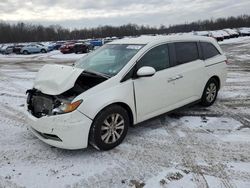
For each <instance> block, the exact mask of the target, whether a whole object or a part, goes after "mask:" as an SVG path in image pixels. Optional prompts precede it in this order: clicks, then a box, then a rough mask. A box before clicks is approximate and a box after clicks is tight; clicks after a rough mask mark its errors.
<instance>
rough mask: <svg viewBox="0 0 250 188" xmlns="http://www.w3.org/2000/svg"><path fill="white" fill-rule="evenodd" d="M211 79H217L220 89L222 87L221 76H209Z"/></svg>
mask: <svg viewBox="0 0 250 188" xmlns="http://www.w3.org/2000/svg"><path fill="white" fill-rule="evenodd" d="M211 79H215V80H216V81H217V83H218V86H219V89H220V87H221V81H220V78H219V76H216V75H214V76H212V77H211V78H209V80H211ZM209 80H208V81H209ZM208 81H207V82H208Z"/></svg>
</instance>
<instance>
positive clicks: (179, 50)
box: [175, 42, 199, 65]
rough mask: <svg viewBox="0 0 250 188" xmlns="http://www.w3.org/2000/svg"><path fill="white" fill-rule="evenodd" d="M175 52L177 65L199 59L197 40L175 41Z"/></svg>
mask: <svg viewBox="0 0 250 188" xmlns="http://www.w3.org/2000/svg"><path fill="white" fill-rule="evenodd" d="M175 53H176V64H177V65H180V64H183V63H187V62H190V61H195V60H197V59H199V53H198V48H197V43H196V42H178V43H175Z"/></svg>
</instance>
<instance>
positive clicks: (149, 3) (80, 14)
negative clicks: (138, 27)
mask: <svg viewBox="0 0 250 188" xmlns="http://www.w3.org/2000/svg"><path fill="white" fill-rule="evenodd" d="M249 13H250V0H96V1H95V0H1V1H0V20H4V21H11V22H18V21H22V22H29V23H34V24H37V23H40V24H44V25H50V24H59V25H62V26H64V27H68V28H71V29H73V28H83V27H95V26H99V25H115V26H117V25H123V24H127V23H136V24H147V25H151V26H160V25H161V24H163V25H166V26H168V25H169V24H178V23H185V22H191V21H196V20H199V19H201V20H202V19H210V18H218V17H227V16H237V15H240V14H249Z"/></svg>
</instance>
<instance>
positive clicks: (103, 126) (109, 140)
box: [89, 105, 129, 150]
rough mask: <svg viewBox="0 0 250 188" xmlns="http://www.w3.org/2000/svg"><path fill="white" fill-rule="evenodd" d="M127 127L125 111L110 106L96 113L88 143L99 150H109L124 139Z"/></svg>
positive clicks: (127, 120) (127, 119) (115, 106)
mask: <svg viewBox="0 0 250 188" xmlns="http://www.w3.org/2000/svg"><path fill="white" fill-rule="evenodd" d="M128 126H129V116H128V113H127V111H126V110H125V109H124V108H122V107H121V106H119V105H112V106H109V107H107V108H105V109H104V110H102V111H101V112H99V113H98V115H97V116H96V118H95V119H94V121H93V124H92V127H91V130H90V139H89V142H90V144H91V145H92V146H94V147H95V148H97V149H100V150H110V149H112V148H114V147H116V146H118V145H119V144H120V143H121V142H122V141H123V139H124V138H125V136H126V134H127V131H128Z"/></svg>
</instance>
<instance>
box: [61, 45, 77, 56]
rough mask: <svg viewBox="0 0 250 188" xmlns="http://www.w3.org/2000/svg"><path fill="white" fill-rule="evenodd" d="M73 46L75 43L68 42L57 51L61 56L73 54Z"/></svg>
mask: <svg viewBox="0 0 250 188" xmlns="http://www.w3.org/2000/svg"><path fill="white" fill-rule="evenodd" d="M74 46H75V42H68V43H65V44H63V45H62V46H61V47H60V48H59V50H60V52H61V53H63V54H69V53H73V52H74Z"/></svg>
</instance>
